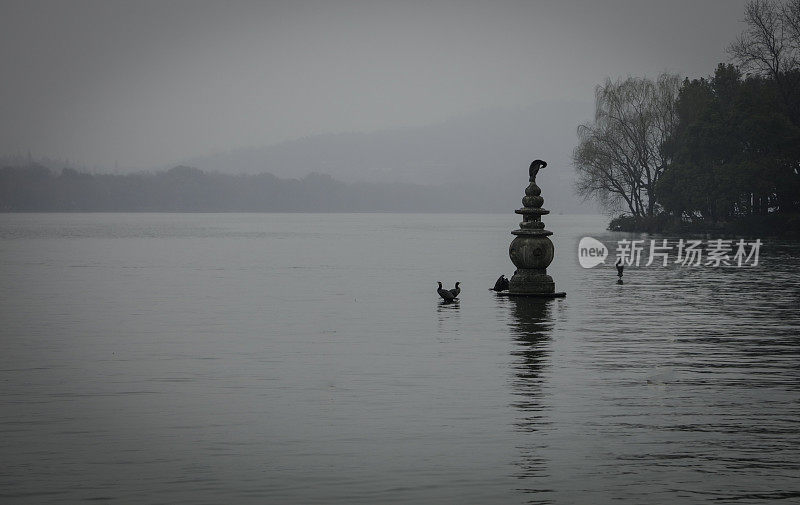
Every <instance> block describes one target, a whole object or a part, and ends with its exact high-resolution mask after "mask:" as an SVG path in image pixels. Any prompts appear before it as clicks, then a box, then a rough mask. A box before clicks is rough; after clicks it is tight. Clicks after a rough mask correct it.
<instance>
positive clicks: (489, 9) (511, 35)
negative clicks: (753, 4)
mask: <svg viewBox="0 0 800 505" xmlns="http://www.w3.org/2000/svg"><path fill="white" fill-rule="evenodd" d="M2 3H3V7H2V16H0V61H2V79H0V154H14V153H26V152H27V151H28V150H30V151H32V152H33V154H34V156H50V157H58V158H69V159H70V160H73V161H75V162H78V163H84V164H87V165H89V166H94V165H99V166H113V164H114V162H115V161H118V162H119V164H120V166H121V167H125V168H151V167H155V166H163V165H169V164H170V163H172V162H174V161H177V160H180V159H184V158H188V157H191V156H195V155H205V154H210V153H213V152H217V151H224V150H228V149H232V148H237V147H242V146H262V145H267V144H272V143H275V142H279V141H282V140H288V139H293V138H298V137H303V136H307V135H312V134H317V133H328V132H344V131H363V132H369V131H374V130H380V129H387V128H398V127H404V126H414V125H423V124H428V123H432V122H438V121H441V120H444V119H447V118H449V117H452V116H457V115H462V114H466V113H469V112H472V111H476V110H481V109H493V108H498V107H520V106H525V105H530V104H533V103H535V102H537V101H549V100H575V101H586V102H591V101H592V100H593V90H594V87H595V85H597V84H598V83H600V82H602V81H603V80H604V79H605V78H606V77H609V76H611V77H619V76H626V75H628V74H633V75H648V76H654V75H656V74H658V73H659V72H661V71H663V70H668V71H674V72H679V73H681V74H683V75H688V76H690V77H699V76H704V75H708V74H710V73H711V72H713V70H714V68H715V66H716V65H717V63H718V62H720V61H727V55H726V53H725V47H726V45H727V44H728V43H730V42H731V41H732V40H733V38H734V37H735V36H736V35H737V34H738V33H739V32H740V31H741V30H742V28H743V27H742V24H741V22H740V19H741V17H742V12H743V5H744V3H745V2H744V0H741V1H740V0H705V1H704V0H691V1H675V0H670V1H665V0H653V1H651V0H629V1H622V0H613V1H612V0H596V1H585V2H584V1H568V0H561V1H552V2H550V1H503V0H492V1H483V2H473V1H457V2H456V1H452V2H450V1H424V2H423V1H400V0H395V1H391V2H390V1H366V0H365V1H360V0H325V1H302V0H291V1H274V2H236V1H216V2H201V1H156V2H150V1H142V0H136V1H127V2H119V1H109V0H102V1H73V0H58V1H53V2H41V1H33V0H24V1H20V2H15V1H14V2H10V1H8V0H2Z"/></svg>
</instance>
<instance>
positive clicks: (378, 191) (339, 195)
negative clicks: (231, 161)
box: [0, 163, 488, 212]
mask: <svg viewBox="0 0 800 505" xmlns="http://www.w3.org/2000/svg"><path fill="white" fill-rule="evenodd" d="M472 194H474V188H471V187H466V186H465V187H461V186H453V187H448V188H447V189H446V191H445V189H444V188H438V187H429V186H418V185H413V184H399V183H397V184H369V183H358V184H346V183H344V182H341V181H337V180H335V179H333V178H332V177H330V176H329V175H322V174H309V175H308V176H306V177H304V178H302V179H280V178H278V177H275V176H274V175H272V174H269V173H262V174H255V175H227V174H219V173H213V172H205V171H202V170H198V169H196V168H192V167H187V166H178V167H175V168H172V169H170V170H167V171H164V172H157V173H135V174H124V175H122V174H91V173H85V172H80V171H77V170H75V169H72V168H64V169H62V170H60V171H55V170H52V169H50V168H47V167H45V166H43V165H41V164H36V163H31V164H25V165H22V166H6V167H3V168H0V211H5V212H26V211H27V212H64V211H67V212H70V211H72V212H365V211H385V212H463V211H464V208H463V205H464V201H471V200H472V199H471V198H470V197H469V195H472ZM484 210H488V209H484Z"/></svg>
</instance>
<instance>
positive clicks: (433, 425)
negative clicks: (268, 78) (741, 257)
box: [0, 214, 800, 504]
mask: <svg viewBox="0 0 800 505" xmlns="http://www.w3.org/2000/svg"><path fill="white" fill-rule="evenodd" d="M518 221H519V220H518V219H517V216H515V215H513V214H509V215H393V214H356V215H347V214H333V215H330V214H317V215H314V214H191V215H188V214H0V273H1V274H2V282H0V318H1V319H0V322H1V323H2V324H1V325H0V343H1V344H2V352H0V501H2V502H3V503H76V502H79V501H89V500H106V501H110V502H116V503H177V504H201V503H302V504H313V503H341V504H354V503H364V504H372V503H459V504H464V503H476V504H486V503H611V502H614V503H618V502H623V503H703V502H710V503H736V504H742V503H764V502H776V503H781V502H783V503H790V502H791V503H797V502H798V501H800V366H798V362H799V361H800V329H799V328H800V315H798V303H799V302H800V272H798V266H800V244H797V243H791V242H780V241H774V240H769V239H763V240H764V241H765V245H764V246H763V247H762V250H761V264H760V265H759V266H758V267H755V268H749V269H746V268H741V269H737V268H728V269H714V268H711V267H702V268H686V267H676V266H672V267H667V268H662V267H658V268H655V267H651V268H639V269H635V268H628V269H626V272H625V280H626V282H625V284H624V285H617V284H616V272H615V270H614V269H613V267H612V266H608V267H598V268H595V269H591V270H584V269H582V268H580V267H579V266H578V263H577V257H576V248H577V242H578V240H579V238H580V237H582V236H584V235H591V236H594V237H597V238H601V239H604V240H616V239H617V238H619V237H621V236H622V235H614V234H611V233H609V232H604V231H603V228H604V224H605V220H604V219H603V218H598V217H591V216H588V217H587V216H583V217H579V216H548V217H547V218H546V219H545V222H546V224H547V225H548V228H549V229H552V230H553V231H554V232H555V235H554V237H553V240H554V243H555V247H556V260H555V261H554V263H553V265H552V266H551V268H550V270H549V271H550V273H551V274H552V276H553V277H554V278H555V280H556V284H557V287H558V288H559V289H560V290H565V291H567V293H568V295H567V298H566V299H560V300H552V301H548V302H541V301H540V302H532V301H517V300H513V299H506V298H501V297H497V296H496V295H495V294H494V293H492V292H490V291H488V290H487V288H488V287H490V286H492V285H493V284H494V281H495V279H496V278H497V277H498V276H499V275H500V274H501V273H504V274H506V275H507V276H510V275H511V274H512V273H513V267H512V265H511V263H510V261H509V259H508V252H507V251H508V244H509V243H510V241H511V239H512V238H513V237H512V236H511V235H510V233H509V232H510V231H511V230H512V229H514V228H515V227H516V225H517V223H518ZM712 238H716V237H712ZM750 238H756V237H750ZM439 280H441V281H443V282H444V283H445V284H447V285H452V284H453V283H454V282H455V281H457V280H458V281H461V283H462V288H463V291H462V294H461V301H460V303H458V304H451V305H443V304H441V303H440V300H439V298H438V296H437V295H436V291H435V290H436V281H439Z"/></svg>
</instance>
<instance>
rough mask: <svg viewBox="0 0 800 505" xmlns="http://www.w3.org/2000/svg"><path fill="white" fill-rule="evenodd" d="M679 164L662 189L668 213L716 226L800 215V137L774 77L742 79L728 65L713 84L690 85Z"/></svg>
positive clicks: (682, 109)
mask: <svg viewBox="0 0 800 505" xmlns="http://www.w3.org/2000/svg"><path fill="white" fill-rule="evenodd" d="M676 109H677V111H678V117H679V121H678V127H677V129H676V133H675V135H674V136H673V137H672V138H671V139H670V140H669V141H668V142H666V143H665V145H664V151H665V152H667V153H668V154H669V156H671V157H672V158H673V163H672V164H671V165H670V166H669V167H668V168H667V170H665V172H664V174H663V176H662V178H661V180H660V181H659V184H658V192H657V198H658V200H659V202H660V204H661V205H662V206H663V207H664V209H665V210H667V211H668V212H670V213H672V214H673V215H675V216H679V217H682V218H689V219H694V218H702V219H704V220H707V221H711V222H720V221H729V220H731V219H734V218H737V217H742V216H747V215H766V214H768V213H770V212H784V213H788V212H794V211H796V210H797V209H798V204H800V194H799V190H800V175H798V167H800V129H798V127H797V126H795V125H794V124H793V123H792V121H791V120H790V119H789V117H788V115H787V114H786V112H785V109H784V107H783V99H782V98H781V97H780V92H779V90H778V87H777V86H776V85H775V82H774V80H772V79H771V78H767V77H760V76H750V77H749V78H747V79H742V77H741V73H740V71H739V70H738V69H736V68H735V67H734V66H732V65H720V66H719V67H718V68H717V71H716V72H715V74H714V76H713V77H712V78H711V79H708V80H706V79H696V80H693V81H689V80H686V81H685V82H684V84H683V87H682V88H681V92H680V96H679V98H678V101H677V106H676Z"/></svg>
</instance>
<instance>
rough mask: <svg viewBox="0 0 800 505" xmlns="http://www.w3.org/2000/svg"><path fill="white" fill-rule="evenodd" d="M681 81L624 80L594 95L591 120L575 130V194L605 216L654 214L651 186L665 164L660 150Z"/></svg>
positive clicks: (673, 119)
mask: <svg viewBox="0 0 800 505" xmlns="http://www.w3.org/2000/svg"><path fill="white" fill-rule="evenodd" d="M680 83H681V79H680V76H678V75H676V74H668V73H663V74H661V75H660V76H658V78H657V79H656V80H655V81H653V80H650V79H647V78H638V77H628V78H627V79H625V80H624V81H622V80H618V81H611V79H608V80H607V81H606V82H605V84H603V85H601V86H598V87H597V88H596V90H595V118H594V121H593V122H592V123H590V124H582V125H580V126H579V127H578V138H579V144H578V147H576V148H575V150H574V151H573V153H572V163H573V165H574V166H575V170H576V171H577V173H578V179H577V182H576V192H577V193H578V194H579V195H580V196H582V197H583V198H584V200H586V199H589V198H595V199H597V200H598V201H599V202H600V203H601V204H602V205H603V206H604V207H605V208H606V209H607V210H609V211H612V212H613V211H619V210H625V211H628V212H629V213H630V214H631V215H633V216H634V217H637V218H641V217H645V216H652V215H653V213H654V211H655V209H656V199H655V186H656V183H657V182H658V178H659V177H660V176H661V173H662V172H663V171H664V168H665V167H666V165H667V162H668V161H669V160H668V159H667V158H666V156H665V154H664V152H663V150H662V149H661V147H662V145H663V144H664V142H665V141H666V140H667V139H668V138H669V137H670V136H671V134H672V133H673V131H674V129H675V127H676V125H677V121H678V118H677V114H676V111H675V101H676V99H677V97H678V89H679V88H680Z"/></svg>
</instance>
